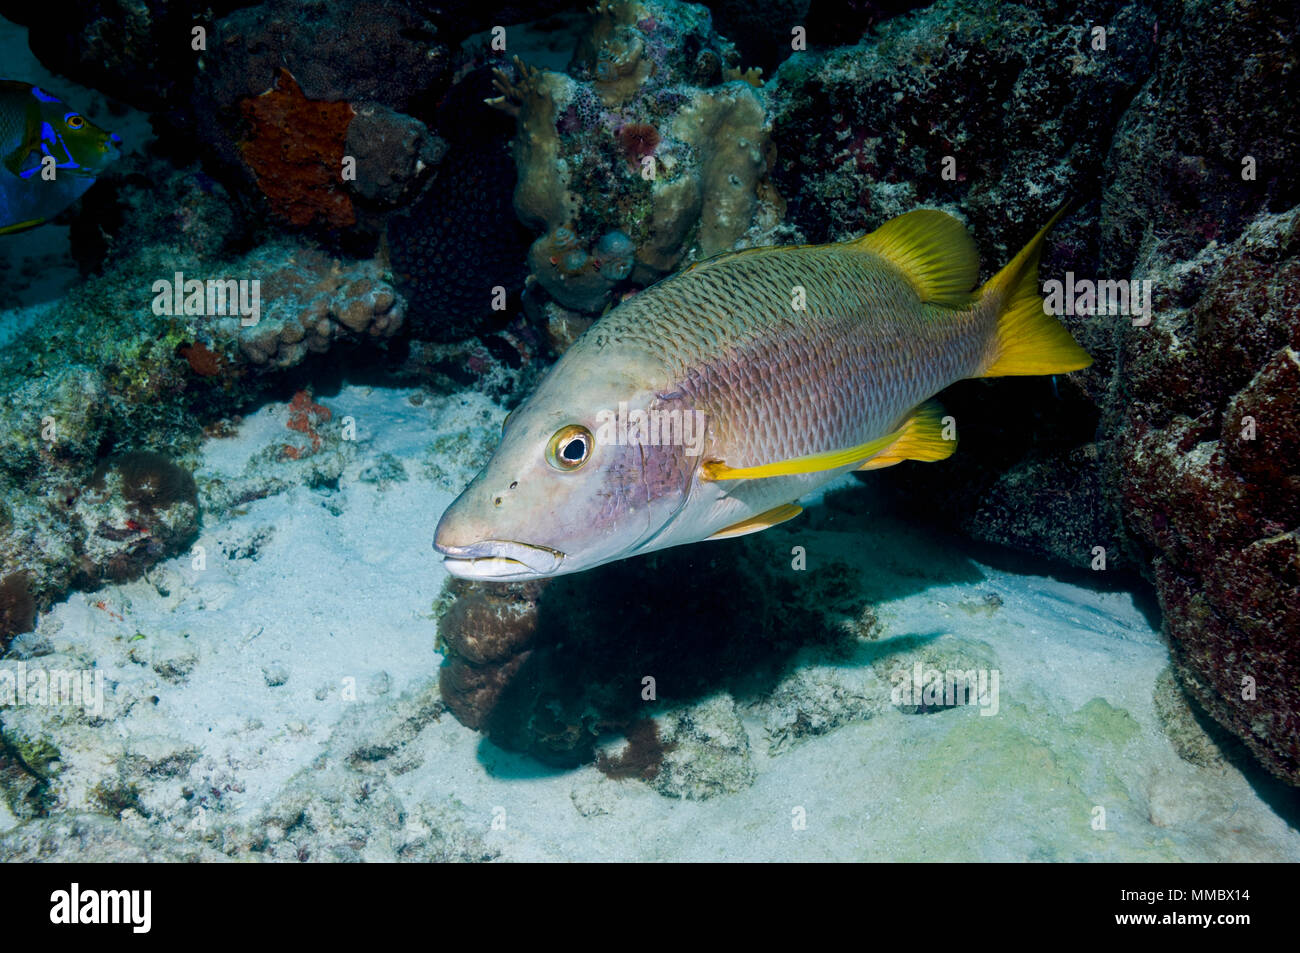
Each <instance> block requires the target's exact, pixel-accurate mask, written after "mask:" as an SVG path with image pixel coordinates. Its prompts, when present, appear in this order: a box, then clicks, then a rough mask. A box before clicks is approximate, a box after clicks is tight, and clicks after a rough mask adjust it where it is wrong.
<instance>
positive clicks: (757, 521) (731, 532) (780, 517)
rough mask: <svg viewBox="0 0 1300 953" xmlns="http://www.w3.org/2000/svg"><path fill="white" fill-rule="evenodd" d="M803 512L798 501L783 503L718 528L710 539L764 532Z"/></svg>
mask: <svg viewBox="0 0 1300 953" xmlns="http://www.w3.org/2000/svg"><path fill="white" fill-rule="evenodd" d="M802 512H803V507H802V506H799V505H798V504H797V503H782V504H781V505H780V506H775V507H773V508H772V509H770V510H768V511H767V512H766V513H759V514H758V515H757V516H751V517H749V518H748V519H743V520H741V521H740V522H739V523H732V524H731V525H730V526H727V527H724V528H723V529H720V530H718V531H717V532H716V533H714V534H713V535H712V536H710V537H709V539H731V538H732V537H733V536H748V535H749V534H750V533H758V532H762V531H763V530H765V529H767V528H768V527H771V526H775V525H776V524H777V523H784V522H785V521H786V520H792V519H794V518H795V517H796V516H798V515H799V514H800V513H802Z"/></svg>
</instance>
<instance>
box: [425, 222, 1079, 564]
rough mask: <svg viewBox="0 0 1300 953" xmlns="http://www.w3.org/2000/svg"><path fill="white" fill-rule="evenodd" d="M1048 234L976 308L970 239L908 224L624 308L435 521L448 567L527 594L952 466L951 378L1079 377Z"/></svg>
mask: <svg viewBox="0 0 1300 953" xmlns="http://www.w3.org/2000/svg"><path fill="white" fill-rule="evenodd" d="M1058 217H1059V213H1058ZM1054 222H1055V219H1053V221H1052V222H1049V223H1048V225H1047V227H1045V228H1044V229H1043V230H1042V231H1041V232H1039V233H1038V234H1037V235H1036V236H1035V237H1034V238H1033V240H1032V241H1030V243H1029V244H1028V245H1027V246H1026V247H1025V249H1024V250H1023V251H1021V252H1020V254H1018V255H1017V256H1016V257H1015V258H1014V259H1013V260H1012V261H1011V263H1010V264H1008V265H1007V266H1006V267H1005V268H1004V269H1002V271H1000V272H999V273H998V274H997V275H995V276H994V277H993V278H992V279H991V280H990V281H989V282H988V283H987V284H985V285H984V286H983V287H982V288H981V289H980V290H979V291H978V292H977V293H972V291H971V289H972V287H973V286H974V285H975V282H976V280H977V278H978V271H979V260H978V256H977V253H976V250H975V244H974V242H973V241H972V240H971V237H970V235H969V234H968V233H967V231H966V229H965V228H964V227H963V226H962V224H961V223H960V222H958V221H957V220H956V219H954V218H952V217H951V216H949V215H947V214H945V213H943V212H939V211H935V210H931V209H920V210H917V211H914V212H909V213H908V214H906V215H903V216H900V217H899V218H896V219H893V220H891V221H889V222H887V223H885V224H884V225H883V226H881V227H880V228H879V229H877V230H876V231H874V232H872V233H871V234H870V235H867V236H865V237H863V238H860V239H856V240H854V241H847V242H842V243H838V244H830V245H802V246H792V247H778V248H754V249H749V250H747V251H741V252H735V253H730V254H725V255H721V256H719V257H717V258H713V259H710V260H708V261H705V262H702V263H700V264H698V265H694V266H692V267H690V268H688V269H686V270H685V271H683V272H681V273H679V274H677V275H674V276H672V277H670V278H667V279H665V280H664V281H661V282H660V283H658V284H656V285H654V286H653V287H651V288H649V289H647V290H645V291H643V292H641V293H640V294H638V295H636V296H635V297H633V298H631V299H629V300H628V301H625V302H624V303H623V304H621V305H619V306H618V307H617V308H615V309H614V310H612V311H611V312H610V313H609V314H608V315H606V316H605V317H604V318H602V319H601V320H600V321H598V322H596V324H595V325H593V326H592V327H591V328H590V329H589V330H588V331H587V332H586V333H585V334H584V335H583V336H582V337H581V338H579V339H578V341H577V342H575V343H574V345H573V346H572V347H571V348H570V349H569V350H568V351H567V352H565V354H564V355H563V357H561V359H560V360H559V361H558V362H557V363H556V364H555V366H554V367H553V368H551V370H550V372H549V373H548V374H547V376H546V377H545V378H544V379H543V380H542V382H541V383H540V384H539V385H538V387H537V390H536V391H535V392H534V393H533V394H532V396H530V397H529V398H528V400H526V401H525V402H524V403H523V404H522V405H520V406H519V407H518V408H517V409H516V410H515V411H514V412H513V413H512V414H511V415H510V416H509V417H508V418H507V420H506V424H505V428H504V433H503V435H502V438H501V443H500V445H499V446H498V447H497V450H496V452H495V454H493V456H492V458H491V460H489V461H488V463H487V465H486V466H485V467H484V468H483V470H482V472H480V473H479V474H478V476H476V477H475V478H474V480H473V482H472V483H470V485H469V486H468V487H467V488H466V489H465V491H464V492H463V493H462V494H461V495H460V496H459V497H458V498H457V499H456V500H455V502H453V503H452V505H451V506H450V507H449V508H448V509H447V511H446V512H445V513H444V514H443V516H442V519H441V521H440V522H439V524H438V528H437V531H436V533H435V538H434V546H435V548H436V549H437V550H438V551H439V552H440V553H442V554H443V556H444V557H445V560H444V561H445V564H446V568H447V570H448V572H450V573H451V574H452V575H453V576H459V577H462V578H467V579H491V580H518V579H532V578H538V577H543V576H554V575H559V574H561V573H570V572H577V571H579V570H583V569H590V568H591V567H593V566H598V565H601V564H602V563H607V562H611V561H613V560H617V559H624V558H626V557H628V556H633V555H636V554H639V553H647V552H651V551H653V550H658V549H664V548H666V547H668V546H677V545H681V544H683V543H694V542H698V541H700V540H704V539H717V538H725V537H729V536H738V535H742V534H744V533H750V532H756V531H758V530H761V529H766V528H767V527H769V526H773V525H775V524H777V523H780V522H783V521H785V520H787V519H790V518H792V517H794V516H796V515H798V514H799V512H801V510H800V507H799V506H798V502H797V501H798V500H799V498H800V497H802V496H804V495H806V494H807V493H808V492H809V491H811V490H813V489H815V488H817V487H818V486H820V485H822V484H824V483H827V482H828V481H830V480H831V479H833V478H835V477H836V476H838V475H840V474H842V473H845V472H847V471H849V470H854V469H864V470H865V469H874V468H877V467H885V466H890V465H892V464H895V463H899V462H901V461H903V460H925V461H933V460H942V459H944V458H946V457H948V456H949V455H951V454H952V453H953V451H954V450H955V448H956V441H955V433H953V432H952V429H953V428H952V427H951V426H945V420H944V415H943V412H942V410H941V409H940V408H939V407H938V405H937V404H936V403H935V402H934V401H932V400H931V399H930V398H932V397H933V396H934V395H935V394H937V393H938V392H939V391H941V390H943V389H944V388H945V387H947V386H948V385H949V384H952V383H954V382H955V381H959V380H962V379H963V378H968V377H998V376H1004V375H1021V374H1059V373H1064V372H1066V371H1073V370H1078V369H1080V368H1084V367H1087V366H1088V365H1089V364H1091V363H1092V359H1091V358H1090V357H1089V356H1088V354H1087V353H1086V352H1085V351H1084V350H1083V349H1082V348H1080V347H1079V346H1078V345H1077V344H1076V343H1075V342H1074V340H1073V339H1072V338H1071V337H1070V334H1069V332H1068V331H1066V330H1065V328H1063V327H1062V326H1061V325H1060V323H1058V322H1057V320H1056V319H1055V318H1054V317H1052V316H1050V315H1048V314H1046V313H1045V312H1044V307H1043V301H1042V298H1041V297H1040V295H1039V289H1038V260H1039V255H1040V253H1041V249H1042V243H1043V237H1044V236H1045V235H1046V233H1047V230H1048V228H1050V227H1051V225H1052V224H1053V223H1054ZM674 421H676V424H674ZM694 423H699V424H700V425H701V426H699V428H698V429H697V428H696V427H694V426H692V424H694ZM947 423H949V424H950V423H951V421H948V422H947ZM656 431H657V432H656Z"/></svg>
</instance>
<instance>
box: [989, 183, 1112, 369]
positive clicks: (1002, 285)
mask: <svg viewBox="0 0 1300 953" xmlns="http://www.w3.org/2000/svg"><path fill="white" fill-rule="evenodd" d="M1067 207H1068V206H1067ZM1064 214H1065V208H1062V209H1061V210H1060V211H1058V212H1057V213H1056V214H1055V215H1053V216H1052V218H1051V220H1050V221H1048V223H1047V224H1046V225H1044V226H1043V229H1042V231H1040V232H1039V233H1038V234H1037V235H1035V236H1034V237H1033V238H1031V239H1030V240H1029V244H1028V245H1026V246H1025V247H1024V248H1022V249H1021V251H1020V254H1018V255H1016V257H1015V258H1013V259H1011V261H1010V262H1009V263H1008V264H1007V266H1006V267H1005V268H1003V269H1002V270H1001V271H999V272H998V273H997V274H996V275H994V276H993V277H992V278H990V279H989V280H988V283H987V284H985V285H984V287H983V288H981V289H980V296H981V298H985V299H991V300H992V302H993V304H994V306H995V307H996V308H997V311H998V325H997V332H996V334H997V345H996V347H995V349H994V352H993V360H992V361H991V363H990V364H989V366H988V367H986V368H984V370H983V371H982V372H981V373H980V374H979V375H978V376H980V377H1010V376H1014V375H1023V374H1064V373H1065V372H1067V371H1078V370H1082V369H1083V368H1085V367H1087V366H1088V365H1089V364H1091V363H1092V357H1091V356H1090V355H1089V354H1088V352H1087V351H1085V350H1084V349H1083V348H1081V347H1079V345H1078V344H1076V343H1075V342H1074V338H1072V337H1070V332H1069V331H1067V330H1066V329H1065V328H1064V327H1063V326H1062V325H1061V322H1060V321H1058V320H1057V319H1056V318H1055V317H1054V316H1053V315H1050V314H1047V313H1045V312H1044V311H1043V299H1042V296H1041V295H1040V294H1039V290H1038V259H1039V258H1040V257H1041V256H1042V254H1043V239H1044V238H1045V237H1047V232H1048V230H1049V229H1051V227H1052V226H1053V225H1055V224H1056V223H1057V222H1058V221H1060V219H1061V216H1062V215H1064Z"/></svg>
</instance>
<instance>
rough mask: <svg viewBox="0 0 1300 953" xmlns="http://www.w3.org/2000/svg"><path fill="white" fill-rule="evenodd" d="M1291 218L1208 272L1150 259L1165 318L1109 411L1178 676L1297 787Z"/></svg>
mask: <svg viewBox="0 0 1300 953" xmlns="http://www.w3.org/2000/svg"><path fill="white" fill-rule="evenodd" d="M1298 224H1300V209H1293V210H1291V211H1290V212H1287V213H1285V214H1284V215H1280V216H1272V215H1268V214H1267V213H1265V214H1262V215H1261V216H1260V218H1259V219H1258V220H1257V221H1256V222H1255V223H1253V224H1252V225H1251V226H1250V227H1249V228H1247V230H1246V231H1245V232H1244V233H1243V234H1242V235H1241V237H1240V238H1238V239H1237V241H1236V242H1234V243H1232V244H1231V245H1229V246H1228V247H1227V248H1226V249H1223V250H1222V251H1218V252H1216V253H1215V254H1214V255H1213V257H1212V258H1211V259H1209V260H1207V261H1205V270H1204V272H1201V271H1200V270H1198V269H1188V268H1187V267H1186V265H1185V263H1183V262H1179V261H1172V262H1168V261H1163V260H1162V259H1159V258H1157V257H1155V256H1152V257H1151V258H1148V259H1147V261H1146V266H1147V267H1148V268H1151V269H1152V270H1151V271H1149V272H1148V274H1151V275H1152V276H1153V280H1154V281H1155V283H1156V284H1155V286H1156V288H1158V289H1160V291H1159V292H1158V294H1159V298H1158V300H1159V301H1160V311H1159V313H1160V318H1159V319H1158V320H1157V321H1155V322H1153V324H1152V326H1151V327H1150V328H1146V329H1133V330H1132V332H1130V333H1129V334H1128V335H1126V336H1125V340H1124V342H1123V360H1124V367H1125V373H1124V375H1123V377H1122V378H1121V379H1120V381H1118V382H1117V384H1118V386H1117V393H1116V395H1115V397H1114V400H1113V403H1112V404H1111V406H1110V408H1109V409H1110V414H1111V419H1112V420H1113V421H1114V423H1113V426H1114V433H1115V436H1114V440H1113V444H1112V447H1111V458H1110V462H1111V466H1112V467H1113V468H1114V480H1115V484H1116V485H1115V488H1114V489H1115V493H1116V495H1117V497H1118V505H1119V507H1120V508H1121V511H1122V513H1123V514H1124V524H1125V527H1126V529H1127V531H1128V533H1129V536H1130V538H1131V539H1133V540H1134V541H1135V542H1134V545H1135V547H1136V548H1137V550H1138V552H1139V553H1140V554H1141V556H1142V558H1143V561H1144V562H1148V561H1149V565H1150V567H1151V573H1152V576H1153V578H1154V581H1155V583H1156V586H1157V590H1158V592H1159V595H1160V604H1161V608H1162V609H1163V610H1164V620H1165V629H1166V632H1167V633H1168V635H1169V639H1170V643H1171V648H1172V650H1173V658H1174V663H1175V668H1176V671H1177V674H1178V678H1179V681H1180V683H1181V684H1182V685H1183V686H1184V687H1185V688H1186V689H1187V690H1188V691H1189V692H1190V693H1191V695H1192V696H1193V697H1194V698H1195V699H1196V700H1197V701H1198V702H1200V704H1202V705H1203V706H1204V707H1205V709H1206V710H1207V711H1208V712H1210V714H1211V715H1213V716H1214V718H1215V719H1216V720H1218V721H1219V722H1220V723H1221V724H1223V725H1225V726H1226V727H1228V728H1229V729H1231V730H1232V731H1233V732H1234V733H1235V734H1237V735H1238V736H1239V737H1240V738H1241V739H1242V740H1243V741H1245V742H1246V744H1247V745H1248V746H1249V747H1250V749H1251V750H1252V751H1253V752H1254V753H1255V754H1256V755H1257V756H1258V757H1259V758H1260V759H1261V760H1262V761H1263V762H1264V763H1265V764H1266V765H1268V766H1269V767H1270V768H1271V769H1272V770H1273V771H1274V772H1275V773H1277V774H1278V775H1279V776H1281V777H1283V778H1286V779H1288V780H1290V781H1291V782H1292V783H1293V784H1297V783H1300V720H1298V719H1300V714H1297V713H1298V712H1300V689H1298V688H1297V686H1298V685H1300V647H1298V646H1297V645H1296V643H1295V640H1294V638H1293V636H1294V634H1295V633H1296V632H1298V631H1300V541H1298V540H1297V529H1296V527H1297V525H1300V483H1298V482H1297V478H1296V474H1295V469H1294V467H1293V466H1290V465H1289V464H1288V463H1287V462H1286V461H1291V460H1294V459H1295V458H1296V454H1297V452H1298V451H1300V432H1298V431H1297V429H1296V423H1295V421H1296V419H1297V416H1298V415H1300V404H1298V402H1297V395H1300V359H1298V358H1297V349H1298V348H1300V307H1297V304H1296V302H1295V301H1294V300H1292V301H1290V302H1289V303H1288V295H1293V290H1294V288H1295V287H1296V284H1297V282H1300V227H1298ZM1156 269H1159V270H1156ZM1197 289H1199V293H1198V290H1197ZM1180 300H1184V301H1190V305H1189V306H1179V303H1178V302H1179V301H1180ZM1139 332H1145V333H1139Z"/></svg>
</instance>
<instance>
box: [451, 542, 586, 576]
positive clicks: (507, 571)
mask: <svg viewBox="0 0 1300 953" xmlns="http://www.w3.org/2000/svg"><path fill="white" fill-rule="evenodd" d="M433 546H434V549H436V550H437V551H438V552H440V553H442V555H443V557H444V559H443V565H444V566H445V567H446V568H447V571H448V572H449V573H451V574H452V575H453V576H459V577H461V578H464V579H504V580H509V579H531V578H536V577H538V576H552V575H555V573H556V572H558V571H559V568H560V564H561V563H563V562H564V553H562V552H560V551H559V550H557V549H551V548H550V547H548V546H537V545H535V544H532V543H520V542H517V541H515V540H513V539H484V540H479V541H478V542H475V543H470V544H469V545H467V546H451V545H448V544H446V543H438V542H435V543H434V544H433Z"/></svg>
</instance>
